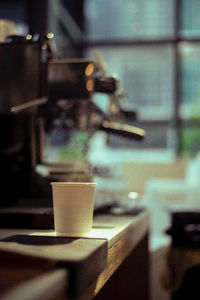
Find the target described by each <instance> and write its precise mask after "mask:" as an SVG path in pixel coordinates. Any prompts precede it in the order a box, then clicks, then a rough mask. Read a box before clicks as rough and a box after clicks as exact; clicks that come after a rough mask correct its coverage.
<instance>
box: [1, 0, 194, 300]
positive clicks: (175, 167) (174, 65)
mask: <svg viewBox="0 0 200 300" xmlns="http://www.w3.org/2000/svg"><path fill="white" fill-rule="evenodd" d="M199 15H200V1H199V0H190V1H188V0H168V1H164V0H109V1H108V0H76V1H73V0H68V1H67V0H57V1H55V0H40V1H37V0H35V1H33V0H29V1H25V0H1V1H0V19H7V20H11V21H13V22H14V23H15V26H16V28H17V33H18V34H20V35H27V34H35V33H38V34H46V33H47V32H52V33H53V34H54V41H53V44H52V48H53V51H54V54H55V55H56V57H58V58H69V59H71V58H91V59H93V58H94V56H95V51H96V50H98V51H99V52H100V53H101V54H102V56H103V58H104V62H105V66H104V67H105V73H106V74H112V75H113V76H115V74H116V76H117V77H118V78H119V81H120V90H121V93H119V94H118V95H117V97H118V101H119V102H120V104H121V106H122V108H123V110H124V111H125V112H126V116H127V119H128V122H129V124H131V125H136V126H138V127H140V128H143V129H145V131H146V137H145V138H144V139H143V140H140V141H137V140H135V139H126V138H123V137H121V136H116V135H112V134H106V133H105V132H99V131H97V132H95V133H94V134H93V135H92V138H90V137H88V135H87V132H77V133H75V134H74V135H73V136H72V139H71V140H70V143H69V141H68V143H66V139H65V137H66V133H65V132H64V131H63V128H59V126H54V130H52V131H51V132H46V133H45V134H46V135H45V147H44V150H45V151H44V157H43V158H44V161H46V162H48V163H49V162H50V163H51V162H56V163H57V162H59V163H60V162H61V163H62V162H66V161H67V162H68V161H70V162H71V161H73V160H75V161H76V160H77V159H82V158H83V156H84V155H85V154H87V160H88V161H89V162H90V163H91V164H92V165H93V166H94V167H95V168H97V169H98V167H101V168H104V167H105V169H101V174H97V175H98V176H97V175H96V178H94V180H95V181H97V182H99V183H100V185H99V189H98V191H97V196H98V197H97V202H98V203H96V204H99V205H101V204H102V202H104V203H110V202H112V201H113V199H115V200H116V199H117V201H121V200H122V199H123V197H125V198H126V199H125V202H126V200H127V199H128V200H134V201H135V202H134V203H135V204H134V205H138V203H139V205H141V204H142V205H147V206H148V208H149V210H150V212H151V240H150V251H151V253H152V256H151V263H152V268H151V285H152V299H154V300H155V299H162V300H164V299H168V297H169V294H168V293H167V292H166V291H164V289H163V288H162V286H161V284H160V272H161V269H162V266H163V265H164V256H163V255H164V254H163V253H164V252H163V249H164V250H165V246H166V245H168V244H169V239H168V238H167V237H166V235H165V234H164V232H165V229H166V228H168V226H169V224H170V219H169V214H168V213H166V208H167V207H169V206H170V205H172V204H173V205H174V204H181V205H182V204H185V203H186V204H191V203H193V204H198V205H199V204H200V200H199V195H200V188H199V187H200V180H199V172H200V156H199V150H200V18H199ZM3 35H4V32H2V28H1V23H0V36H3ZM109 100H110V99H109V95H107V94H102V93H98V92H97V93H95V94H94V95H93V101H94V102H95V103H96V104H97V105H98V106H99V107H100V108H101V109H102V110H103V111H104V112H105V113H107V112H108V110H109ZM135 115H137V118H136V117H135ZM54 125H56V124H54ZM88 144H89V146H88ZM85 145H87V149H85ZM40 172H42V170H40ZM127 192H128V193H129V194H128V195H129V196H128V197H127ZM117 197H118V198H117ZM119 197H120V200H119ZM97 206H98V205H97Z"/></svg>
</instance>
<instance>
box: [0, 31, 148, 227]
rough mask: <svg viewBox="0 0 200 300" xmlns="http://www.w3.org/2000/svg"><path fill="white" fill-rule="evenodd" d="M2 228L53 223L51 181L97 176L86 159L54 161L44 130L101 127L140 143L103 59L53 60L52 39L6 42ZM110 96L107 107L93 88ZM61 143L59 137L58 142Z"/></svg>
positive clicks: (0, 60) (0, 52) (1, 96)
mask: <svg viewBox="0 0 200 300" xmlns="http://www.w3.org/2000/svg"><path fill="white" fill-rule="evenodd" d="M0 70H1V72H0V123H1V126H0V139H1V143H0V145H1V146H0V166H1V172H0V187H1V188H0V192H1V195H0V226H1V227H2V226H5V227H12V228H13V227H18V228H30V227H31V228H53V226H54V225H53V210H52V200H51V190H50V182H51V181H92V172H93V171H92V168H91V166H90V165H89V164H88V163H87V160H85V159H84V160H77V159H75V160H74V161H73V159H72V160H71V159H70V161H69V162H63V163H51V162H48V161H45V158H44V139H45V135H48V133H49V132H51V131H52V130H53V128H55V127H56V126H57V127H59V128H62V129H63V132H64V136H65V139H66V141H67V140H68V139H70V138H71V136H73V133H74V131H75V132H79V131H81V132H87V133H88V136H89V137H91V136H92V135H93V134H94V133H95V132H96V131H99V130H103V131H105V132H107V133H112V134H117V135H122V136H126V137H128V138H133V139H138V140H141V139H143V138H144V136H145V132H144V130H143V129H141V128H137V127H135V126H132V125H129V124H127V123H126V122H125V121H126V113H125V112H124V111H123V109H122V108H121V107H120V104H119V102H118V101H117V97H116V95H117V93H118V91H119V80H118V79H117V78H115V77H112V76H107V74H105V72H103V69H102V66H101V62H100V59H99V57H97V59H96V61H93V60H91V59H84V58H80V59H61V58H55V57H54V56H53V53H52V51H51V48H50V42H49V39H48V38H47V37H42V38H41V37H39V38H38V37H37V38H35V37H34V36H30V35H27V36H25V37H19V36H13V37H8V39H7V41H6V42H5V43H1V44H0ZM96 92H99V93H106V94H107V95H109V97H110V102H111V105H110V110H109V112H108V113H105V112H103V111H102V110H101V109H100V108H99V107H98V106H97V105H96V104H95V103H94V101H93V95H94V93H96ZM57 142H58V141H57Z"/></svg>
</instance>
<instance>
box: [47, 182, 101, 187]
mask: <svg viewBox="0 0 200 300" xmlns="http://www.w3.org/2000/svg"><path fill="white" fill-rule="evenodd" d="M51 185H54V186H55V185H74V186H75V185H76V186H78V185H83V186H86V185H90V186H96V185H97V183H95V182H78V181H77V182H70V181H66V182H65V181H58V182H57V181H56V182H51Z"/></svg>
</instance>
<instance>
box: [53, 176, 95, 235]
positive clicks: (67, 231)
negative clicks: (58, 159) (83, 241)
mask: <svg viewBox="0 0 200 300" xmlns="http://www.w3.org/2000/svg"><path fill="white" fill-rule="evenodd" d="M51 185H52V192H53V210H54V227H55V231H56V234H57V235H65V236H86V235H87V233H88V232H90V231H91V230H92V222H93V211H94V198H95V188H96V183H90V182H89V183H85V182H51Z"/></svg>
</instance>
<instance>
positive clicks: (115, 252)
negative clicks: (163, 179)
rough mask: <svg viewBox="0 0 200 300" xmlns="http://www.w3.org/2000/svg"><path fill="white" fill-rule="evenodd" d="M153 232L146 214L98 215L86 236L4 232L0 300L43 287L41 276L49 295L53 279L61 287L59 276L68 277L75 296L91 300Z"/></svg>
mask: <svg viewBox="0 0 200 300" xmlns="http://www.w3.org/2000/svg"><path fill="white" fill-rule="evenodd" d="M148 228H149V214H148V212H147V211H146V210H144V211H143V212H141V213H140V214H138V215H137V216H131V215H126V216H113V215H98V216H95V217H94V222H93V229H92V231H91V232H90V234H88V236H87V237H86V238H79V237H77V238H72V237H58V236H56V235H55V232H54V231H53V230H37V231H35V230H28V229H27V230H21V229H20V230H17V229H0V273H1V274H0V278H1V279H0V296H1V295H2V298H1V297H0V299H4V298H5V297H7V295H9V293H10V292H11V291H12V293H13V292H15V291H16V292H17V291H18V293H19V288H22V289H23V291H24V289H25V290H26V286H27V285H28V284H29V285H30V281H32V280H34V284H35V285H37V284H39V282H40V281H39V282H38V281H37V278H38V276H43V277H42V278H43V280H44V281H45V279H44V278H46V289H47V291H48V290H49V288H48V286H49V284H50V286H51V287H52V284H53V283H52V281H53V279H52V278H55V286H57V283H56V282H57V279H56V278H61V277H62V278H65V280H66V282H65V288H66V289H67V292H68V295H69V297H80V296H81V295H84V294H85V295H86V294H87V297H86V298H87V299H89V298H92V297H94V296H95V295H96V294H97V293H98V292H99V291H100V290H101V288H102V287H103V286H104V284H105V283H106V282H107V280H109V278H110V277H111V275H112V274H113V273H114V272H115V271H116V269H117V268H118V267H119V266H120V265H121V264H122V262H123V261H124V260H125V258H126V257H127V256H128V255H129V254H130V253H131V252H132V251H133V250H134V248H135V247H136V246H137V244H138V243H139V242H140V240H141V239H142V238H143V237H144V235H145V234H147V233H148ZM52 272H53V273H52ZM4 274H6V275H7V276H4ZM20 274H21V275H20ZM52 274H54V275H52ZM2 276H3V277H2ZM56 276H57V277H56ZM59 276H60V277H59ZM16 277H17V278H18V279H17V280H16ZM2 278H4V279H2ZM6 278H9V280H8V279H6ZM65 280H64V279H63V280H61V282H63V281H65ZM2 281H3V282H2ZM16 282H17V283H18V284H16ZM2 284H4V288H2ZM19 286H20V287H19ZM10 289H11V290H10ZM42 292H43V293H44V289H43V290H42ZM46 295H48V293H47V294H46ZM88 295H89V296H88ZM65 296H66V295H65ZM26 297H27V295H26ZM5 299H6V298H5ZM16 299H17V298H16ZM25 299H26V300H27V299H29V298H24V300H25ZM30 299H32V298H30ZM33 299H39V298H36V297H35V298H33ZM46 299H49V298H48V297H46ZM20 300H23V298H20Z"/></svg>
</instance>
